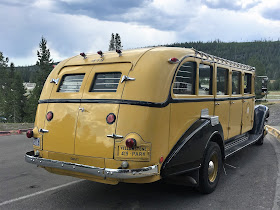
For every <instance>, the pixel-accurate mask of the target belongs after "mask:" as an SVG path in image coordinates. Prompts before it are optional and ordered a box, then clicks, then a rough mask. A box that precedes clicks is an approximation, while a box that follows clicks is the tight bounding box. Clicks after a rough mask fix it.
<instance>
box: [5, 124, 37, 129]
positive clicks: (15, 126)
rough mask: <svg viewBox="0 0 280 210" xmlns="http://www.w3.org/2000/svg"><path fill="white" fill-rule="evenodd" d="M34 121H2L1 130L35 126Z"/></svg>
mask: <svg viewBox="0 0 280 210" xmlns="http://www.w3.org/2000/svg"><path fill="white" fill-rule="evenodd" d="M33 125H34V124H33V123H0V131H10V130H18V129H28V128H33Z"/></svg>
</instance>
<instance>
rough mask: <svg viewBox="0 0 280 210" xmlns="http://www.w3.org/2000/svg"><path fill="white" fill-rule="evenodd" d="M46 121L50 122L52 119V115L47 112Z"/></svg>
mask: <svg viewBox="0 0 280 210" xmlns="http://www.w3.org/2000/svg"><path fill="white" fill-rule="evenodd" d="M46 118H47V121H51V120H52V119H53V113H52V112H51V111H49V112H48V113H47V115H46Z"/></svg>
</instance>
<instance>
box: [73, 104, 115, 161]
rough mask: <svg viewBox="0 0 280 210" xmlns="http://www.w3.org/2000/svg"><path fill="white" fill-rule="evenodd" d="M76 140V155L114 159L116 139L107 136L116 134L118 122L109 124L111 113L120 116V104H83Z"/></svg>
mask: <svg viewBox="0 0 280 210" xmlns="http://www.w3.org/2000/svg"><path fill="white" fill-rule="evenodd" d="M81 107H82V108H84V111H83V112H82V111H80V112H79V120H78V123H77V132H76V139H75V154H76V155H85V156H91V157H104V158H113V153H114V139H113V138H109V137H107V135H109V134H112V133H115V128H116V122H115V123H114V124H111V125H110V124H108V123H107V122H106V117H107V115H108V114H109V113H114V114H115V115H116V116H117V115H118V108H119V105H118V104H98V103H96V104H95V103H82V104H81Z"/></svg>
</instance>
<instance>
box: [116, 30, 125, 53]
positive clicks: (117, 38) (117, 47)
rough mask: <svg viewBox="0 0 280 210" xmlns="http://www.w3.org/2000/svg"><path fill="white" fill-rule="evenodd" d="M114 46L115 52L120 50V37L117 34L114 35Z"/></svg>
mask: <svg viewBox="0 0 280 210" xmlns="http://www.w3.org/2000/svg"><path fill="white" fill-rule="evenodd" d="M115 45H116V50H122V47H123V46H122V42H121V37H120V35H119V34H118V33H116V36H115Z"/></svg>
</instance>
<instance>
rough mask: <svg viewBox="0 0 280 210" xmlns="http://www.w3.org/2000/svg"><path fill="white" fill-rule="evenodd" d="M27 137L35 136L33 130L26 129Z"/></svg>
mask: <svg viewBox="0 0 280 210" xmlns="http://www.w3.org/2000/svg"><path fill="white" fill-rule="evenodd" d="M26 137H27V138H32V137H33V130H28V131H26Z"/></svg>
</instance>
